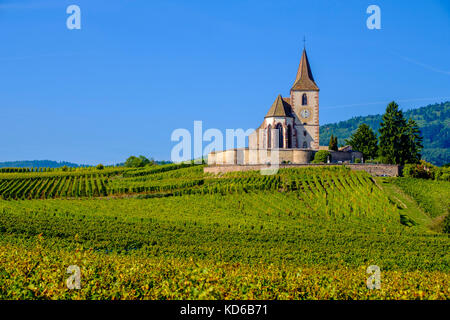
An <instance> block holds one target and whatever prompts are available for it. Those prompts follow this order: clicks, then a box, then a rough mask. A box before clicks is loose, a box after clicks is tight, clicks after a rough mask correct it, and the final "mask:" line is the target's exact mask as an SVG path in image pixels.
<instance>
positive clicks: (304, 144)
mask: <svg viewBox="0 0 450 320" xmlns="http://www.w3.org/2000/svg"><path fill="white" fill-rule="evenodd" d="M303 148H304V149H308V143H307V142H306V141H304V142H303Z"/></svg>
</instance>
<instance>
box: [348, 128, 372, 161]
mask: <svg viewBox="0 0 450 320" xmlns="http://www.w3.org/2000/svg"><path fill="white" fill-rule="evenodd" d="M345 143H346V144H348V145H351V146H352V148H353V150H356V151H359V152H362V154H363V157H364V159H373V158H375V157H376V156H377V152H378V139H377V136H376V135H375V132H373V130H372V129H371V128H370V127H369V126H368V125H367V124H365V123H363V124H361V125H360V126H359V127H358V129H357V130H356V132H355V133H354V134H353V135H352V136H351V137H350V139H347V140H345Z"/></svg>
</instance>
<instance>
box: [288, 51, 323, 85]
mask: <svg viewBox="0 0 450 320" xmlns="http://www.w3.org/2000/svg"><path fill="white" fill-rule="evenodd" d="M291 90H313V91H319V87H318V86H317V85H316V83H315V82H314V77H313V75H312V72H311V67H310V66H309V61H308V56H307V55H306V50H305V49H303V54H302V59H301V60H300V65H299V67H298V71H297V78H296V79H295V83H294V85H293V86H292V89H291Z"/></svg>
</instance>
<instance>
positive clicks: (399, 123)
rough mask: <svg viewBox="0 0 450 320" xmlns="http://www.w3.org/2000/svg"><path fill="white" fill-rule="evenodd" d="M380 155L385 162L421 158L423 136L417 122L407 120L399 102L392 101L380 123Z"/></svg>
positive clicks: (400, 161)
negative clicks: (399, 107) (399, 106)
mask: <svg viewBox="0 0 450 320" xmlns="http://www.w3.org/2000/svg"><path fill="white" fill-rule="evenodd" d="M379 132H380V156H381V158H382V160H383V162H385V163H391V164H401V165H403V164H405V163H407V162H417V161H419V160H420V151H421V150H422V148H423V146H422V137H421V135H420V131H419V128H418V126H417V123H415V122H414V121H413V120H410V121H408V122H406V120H405V118H404V117H403V112H402V111H401V110H399V109H398V104H397V103H395V102H394V101H392V102H391V103H389V105H388V106H387V108H386V112H385V114H384V115H383V119H382V122H381V124H380V130H379Z"/></svg>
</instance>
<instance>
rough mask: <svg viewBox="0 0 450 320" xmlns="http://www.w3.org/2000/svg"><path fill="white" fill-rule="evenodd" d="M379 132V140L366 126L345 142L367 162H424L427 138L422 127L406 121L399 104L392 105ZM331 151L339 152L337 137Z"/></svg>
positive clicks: (383, 118)
mask: <svg viewBox="0 0 450 320" xmlns="http://www.w3.org/2000/svg"><path fill="white" fill-rule="evenodd" d="M378 132H379V138H378V137H377V135H376V134H375V132H374V131H373V130H372V128H371V127H370V126H368V125H367V124H365V123H363V124H361V125H360V126H359V127H358V129H357V130H356V132H355V133H353V135H352V136H351V137H350V138H349V139H346V140H345V143H346V144H348V145H350V146H352V149H353V150H356V151H359V152H361V153H362V154H363V157H364V159H365V160H369V159H375V160H378V161H379V162H381V163H388V164H400V165H404V164H406V163H418V162H419V161H420V159H421V151H422V149H423V144H422V143H423V137H422V134H421V132H420V129H419V126H418V125H417V123H416V121H414V120H412V119H411V118H409V119H408V120H406V118H405V117H404V115H403V112H402V111H401V110H400V109H399V106H398V104H397V103H396V102H395V101H392V102H391V103H389V104H388V106H387V108H386V112H385V113H384V114H383V117H382V121H381V123H380V128H379V130H378ZM331 148H333V149H331ZM330 149H331V150H335V149H337V137H333V136H332V138H331V139H330Z"/></svg>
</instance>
